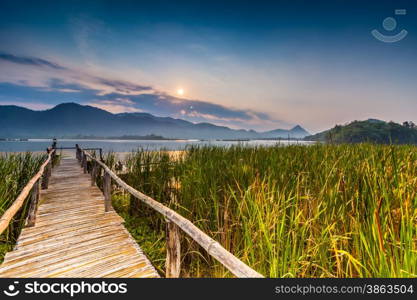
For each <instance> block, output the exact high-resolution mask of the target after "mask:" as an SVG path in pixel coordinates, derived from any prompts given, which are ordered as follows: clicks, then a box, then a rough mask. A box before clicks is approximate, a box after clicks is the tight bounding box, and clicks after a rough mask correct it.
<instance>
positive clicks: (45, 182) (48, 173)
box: [42, 161, 52, 190]
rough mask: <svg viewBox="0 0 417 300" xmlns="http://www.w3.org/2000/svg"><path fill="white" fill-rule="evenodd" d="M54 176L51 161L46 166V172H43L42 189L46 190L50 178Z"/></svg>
mask: <svg viewBox="0 0 417 300" xmlns="http://www.w3.org/2000/svg"><path fill="white" fill-rule="evenodd" d="M51 174H52V161H49V162H48V164H47V165H46V168H45V171H44V172H43V176H42V189H43V190H46V189H47V188H48V185H49V177H50V176H51Z"/></svg>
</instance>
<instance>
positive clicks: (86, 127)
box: [0, 103, 309, 139]
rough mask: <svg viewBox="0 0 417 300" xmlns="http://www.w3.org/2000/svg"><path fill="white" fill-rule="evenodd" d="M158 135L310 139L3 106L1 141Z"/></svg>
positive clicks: (85, 109)
mask: <svg viewBox="0 0 417 300" xmlns="http://www.w3.org/2000/svg"><path fill="white" fill-rule="evenodd" d="M150 134H154V135H158V136H163V137H165V138H185V139H188V138H196V139H243V138H245V139H246V138H287V137H288V136H289V137H291V138H303V137H304V136H307V135H309V133H308V132H307V131H306V130H304V129H303V128H302V127H301V126H298V125H297V126H295V127H294V128H292V129H290V130H285V129H276V130H271V131H267V132H256V131H254V130H244V129H240V130H235V129H231V128H228V127H225V126H217V125H214V124H210V123H192V122H189V121H185V120H181V119H175V118H171V117H157V116H154V115H151V114H148V113H120V114H113V113H110V112H108V111H105V110H102V109H99V108H96V107H93V106H88V105H80V104H77V103H62V104H59V105H57V106H55V107H53V108H51V109H48V110H43V111H34V110H30V109H27V108H23V107H19V106H14V105H5V106H0V138H51V137H59V138H65V137H76V136H96V137H117V136H145V135H150Z"/></svg>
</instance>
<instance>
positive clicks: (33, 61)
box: [0, 52, 66, 70]
mask: <svg viewBox="0 0 417 300" xmlns="http://www.w3.org/2000/svg"><path fill="white" fill-rule="evenodd" d="M0 59H1V60H5V61H9V62H12V63H16V64H22V65H29V66H36V67H46V68H52V69H56V70H65V69H66V68H65V67H63V66H61V65H59V64H56V63H53V62H50V61H48V60H45V59H42V58H38V57H25V56H16V55H13V54H8V53H1V52H0Z"/></svg>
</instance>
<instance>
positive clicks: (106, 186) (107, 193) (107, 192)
mask: <svg viewBox="0 0 417 300" xmlns="http://www.w3.org/2000/svg"><path fill="white" fill-rule="evenodd" d="M103 194H104V210H105V211H106V212H107V211H110V209H111V177H110V174H109V173H107V172H106V170H104V180H103Z"/></svg>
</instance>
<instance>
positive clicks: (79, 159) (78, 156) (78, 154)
mask: <svg viewBox="0 0 417 300" xmlns="http://www.w3.org/2000/svg"><path fill="white" fill-rule="evenodd" d="M80 152H81V150H80V147H79V146H78V144H75V157H76V158H77V160H78V162H80V161H81V154H80Z"/></svg>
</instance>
